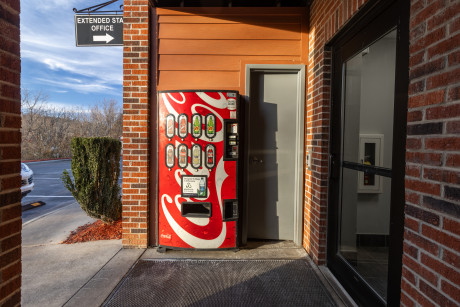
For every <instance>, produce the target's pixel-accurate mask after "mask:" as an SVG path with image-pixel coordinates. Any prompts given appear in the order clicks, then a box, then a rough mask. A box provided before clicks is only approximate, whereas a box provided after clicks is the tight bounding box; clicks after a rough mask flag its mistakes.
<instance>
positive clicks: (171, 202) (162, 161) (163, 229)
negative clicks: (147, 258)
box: [158, 91, 241, 249]
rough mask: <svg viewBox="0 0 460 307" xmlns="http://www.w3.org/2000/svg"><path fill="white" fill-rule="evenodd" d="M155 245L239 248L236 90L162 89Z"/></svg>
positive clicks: (238, 118) (160, 97)
mask: <svg viewBox="0 0 460 307" xmlns="http://www.w3.org/2000/svg"><path fill="white" fill-rule="evenodd" d="M158 102H159V106H158V125H159V129H158V164H159V165H158V197H159V199H158V207H159V208H158V245H159V247H160V248H181V249H224V248H226V249H232V248H237V247H238V239H239V233H238V221H239V218H240V212H241V208H240V206H241V203H240V202H239V200H240V199H241V195H240V190H241V189H238V184H239V183H238V172H239V171H240V170H239V169H240V164H241V163H240V159H239V153H240V152H241V148H240V147H241V140H240V139H241V137H240V134H239V133H240V131H239V130H240V112H239V95H238V92H236V91H161V92H159V99H158Z"/></svg>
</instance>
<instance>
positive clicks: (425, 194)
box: [401, 0, 460, 306]
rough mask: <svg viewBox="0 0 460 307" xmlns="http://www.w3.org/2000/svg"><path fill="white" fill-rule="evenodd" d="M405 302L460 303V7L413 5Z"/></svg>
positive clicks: (439, 0) (443, 1) (443, 0)
mask: <svg viewBox="0 0 460 307" xmlns="http://www.w3.org/2000/svg"><path fill="white" fill-rule="evenodd" d="M410 28H411V31H410V87H409V102H408V108H409V109H408V118H407V121H408V129H407V131H408V135H407V153H406V163H407V164H406V208H405V213H406V214H405V233H404V256H403V274H402V275H403V276H402V294H401V301H402V305H404V306H414V305H416V304H421V305H424V306H433V305H439V306H454V305H455V306H458V304H459V303H460V136H459V133H460V120H459V118H460V1H453V0H451V1H447V0H436V1H427V0H412V1H411V19H410Z"/></svg>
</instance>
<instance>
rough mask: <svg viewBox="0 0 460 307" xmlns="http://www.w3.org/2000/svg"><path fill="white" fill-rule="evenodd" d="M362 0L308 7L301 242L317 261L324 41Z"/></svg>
mask: <svg viewBox="0 0 460 307" xmlns="http://www.w3.org/2000/svg"><path fill="white" fill-rule="evenodd" d="M365 2H366V1H365V0H346V1H344V0H330V1H323V0H315V1H313V3H312V5H311V8H310V33H309V54H308V71H307V80H308V84H307V120H306V122H307V142H306V149H305V150H307V151H310V152H311V153H312V170H311V171H308V170H307V171H306V172H305V204H304V238H303V246H304V247H305V249H306V250H307V252H308V253H309V255H310V256H311V257H312V258H313V260H314V261H315V262H316V263H318V264H324V263H325V260H326V234H327V229H326V228H327V201H328V199H327V189H328V185H327V178H328V156H329V125H330V122H329V116H330V107H329V106H330V86H331V79H330V78H331V54H330V52H327V51H326V50H325V47H324V45H325V44H326V42H327V41H328V40H329V39H331V37H332V36H333V35H334V34H335V33H337V32H338V31H339V29H340V28H341V27H342V26H343V25H344V24H345V22H346V21H347V20H349V19H350V18H351V16H352V15H353V14H354V13H356V11H357V10H358V9H359V8H360V7H361V6H362V5H363V4H364V3H365Z"/></svg>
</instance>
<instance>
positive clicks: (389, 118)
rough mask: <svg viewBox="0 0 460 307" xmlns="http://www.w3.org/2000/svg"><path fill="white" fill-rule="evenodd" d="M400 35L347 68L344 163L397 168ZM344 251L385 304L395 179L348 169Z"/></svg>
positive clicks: (380, 43) (368, 50) (344, 172)
mask: <svg viewBox="0 0 460 307" xmlns="http://www.w3.org/2000/svg"><path fill="white" fill-rule="evenodd" d="M395 57H396V31H393V32H391V33H389V34H387V35H385V36H384V37H382V38H381V39H379V40H378V41H377V42H375V43H373V44H372V45H370V46H369V47H368V48H366V49H364V50H362V51H361V52H360V53H359V54H357V55H355V56H354V57H353V58H351V59H350V60H348V61H347V62H346V63H345V64H344V68H345V69H344V80H345V81H344V93H343V108H344V110H343V111H344V112H343V114H344V115H343V116H344V121H343V123H344V126H343V143H342V144H343V156H342V161H347V162H352V163H359V164H364V165H367V166H380V167H385V168H389V169H391V163H392V162H391V161H392V143H393V107H394V82H395V81H394V80H395V79H394V78H395ZM341 191H342V192H341V224H340V243H339V252H340V254H341V255H342V256H343V257H344V258H345V259H346V261H347V262H348V263H349V264H350V265H351V266H352V267H353V268H354V269H355V270H356V272H357V273H358V274H359V275H360V276H361V277H362V278H363V279H364V280H365V281H366V282H367V283H368V284H369V285H370V286H371V287H372V288H373V289H374V290H375V291H376V292H377V293H378V294H379V295H380V296H381V297H382V298H384V299H386V292H387V279H388V239H389V234H390V233H389V225H390V198H391V178H387V177H383V176H379V175H375V174H369V173H365V172H363V171H357V170H353V169H349V168H346V167H342V186H341Z"/></svg>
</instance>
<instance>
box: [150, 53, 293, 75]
mask: <svg viewBox="0 0 460 307" xmlns="http://www.w3.org/2000/svg"><path fill="white" fill-rule="evenodd" d="M274 60H275V61H284V62H300V57H299V56H284V55H280V56H272V55H270V56H228V55H201V54H198V55H183V54H179V55H169V54H163V55H160V63H159V70H217V71H219V70H220V71H239V70H240V68H241V65H240V62H241V61H245V62H253V63H257V62H265V61H274Z"/></svg>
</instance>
